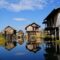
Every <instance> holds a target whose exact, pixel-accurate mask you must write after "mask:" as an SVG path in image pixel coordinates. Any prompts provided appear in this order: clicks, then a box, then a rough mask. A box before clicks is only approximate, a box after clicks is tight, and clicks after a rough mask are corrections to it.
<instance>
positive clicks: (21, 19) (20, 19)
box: [13, 18, 28, 21]
mask: <svg viewBox="0 0 60 60" xmlns="http://www.w3.org/2000/svg"><path fill="white" fill-rule="evenodd" d="M13 20H15V21H26V20H28V19H27V18H13Z"/></svg>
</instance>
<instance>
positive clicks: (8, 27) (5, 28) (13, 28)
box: [5, 26, 15, 30]
mask: <svg viewBox="0 0 60 60" xmlns="http://www.w3.org/2000/svg"><path fill="white" fill-rule="evenodd" d="M7 28H11V29H13V30H15V29H14V28H12V27H11V26H7V27H6V28H5V29H7Z"/></svg>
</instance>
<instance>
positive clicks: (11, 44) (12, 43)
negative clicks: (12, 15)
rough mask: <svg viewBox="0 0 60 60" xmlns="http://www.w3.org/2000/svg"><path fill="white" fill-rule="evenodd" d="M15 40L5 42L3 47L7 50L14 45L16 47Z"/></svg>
mask: <svg viewBox="0 0 60 60" xmlns="http://www.w3.org/2000/svg"><path fill="white" fill-rule="evenodd" d="M16 44H17V43H16V41H14V42H12V41H7V42H5V49H7V50H12V49H13V48H14V47H16Z"/></svg>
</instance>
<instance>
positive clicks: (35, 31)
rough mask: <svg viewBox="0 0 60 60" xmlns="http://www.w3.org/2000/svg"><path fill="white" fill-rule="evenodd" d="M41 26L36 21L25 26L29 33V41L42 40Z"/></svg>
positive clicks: (38, 41)
mask: <svg viewBox="0 0 60 60" xmlns="http://www.w3.org/2000/svg"><path fill="white" fill-rule="evenodd" d="M39 28H40V26H39V25H38V24H36V23H32V24H30V25H28V26H26V27H25V30H26V33H27V35H28V42H29V43H37V44H39V43H40V42H41V39H40V36H41V31H40V30H39Z"/></svg>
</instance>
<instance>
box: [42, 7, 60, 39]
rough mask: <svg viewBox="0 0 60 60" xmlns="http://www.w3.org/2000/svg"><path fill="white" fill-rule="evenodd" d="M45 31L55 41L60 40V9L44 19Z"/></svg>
mask: <svg viewBox="0 0 60 60" xmlns="http://www.w3.org/2000/svg"><path fill="white" fill-rule="evenodd" d="M43 24H45V31H47V32H48V35H50V36H51V37H52V36H53V37H54V40H60V8H56V9H53V11H52V12H51V13H50V14H49V15H48V16H47V17H46V18H45V19H44V21H43Z"/></svg>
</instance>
